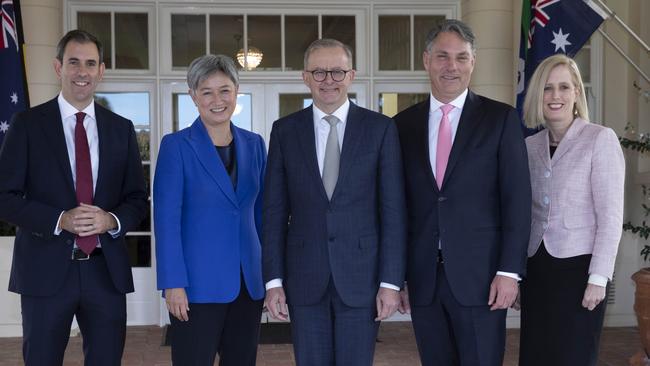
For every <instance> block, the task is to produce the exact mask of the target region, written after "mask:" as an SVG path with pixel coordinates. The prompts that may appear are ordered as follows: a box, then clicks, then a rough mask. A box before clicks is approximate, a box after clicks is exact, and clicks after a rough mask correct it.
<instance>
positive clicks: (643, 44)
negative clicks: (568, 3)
mask: <svg viewBox="0 0 650 366" xmlns="http://www.w3.org/2000/svg"><path fill="white" fill-rule="evenodd" d="M596 1H598V3H599V4H600V5H599V6H601V7H602V8H603V9H604V10H605V11H606V12H607V13H609V15H610V16H611V17H612V18H614V20H616V21H617V22H618V24H620V25H621V27H623V28H625V30H626V31H627V32H628V33H629V34H630V35H631V36H632V37H633V38H634V39H636V40H637V42H639V43H640V44H641V46H643V48H644V49H645V51H646V52H650V47H648V45H647V44H646V43H645V42H643V40H642V39H641V37H639V36H638V35H637V34H636V33H634V31H633V30H632V29H631V28H630V27H628V25H627V24H625V22H624V21H623V20H622V19H621V18H619V16H618V15H616V13H615V12H614V11H613V10H612V9H610V8H609V7H607V5H605V3H603V2H602V1H601V0H596ZM599 31H600V33H601V34H603V35H605V34H606V33H605V32H603V31H601V30H600V29H599ZM606 38H607V37H606ZM608 40H609V41H610V42H613V41H611V38H608ZM612 44H613V43H612ZM615 47H616V46H615ZM617 49H618V48H617ZM619 52H621V50H620V49H619ZM625 58H627V59H628V61H630V59H629V58H628V57H627V56H625ZM630 62H631V61H630ZM632 64H634V63H632ZM635 68H636V65H635ZM637 70H638V71H639V72H641V71H640V70H639V69H638V68H637ZM641 73H642V72H641ZM644 77H645V79H646V80H648V77H647V76H645V75H644Z"/></svg>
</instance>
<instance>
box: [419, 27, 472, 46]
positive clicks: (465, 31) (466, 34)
mask: <svg viewBox="0 0 650 366" xmlns="http://www.w3.org/2000/svg"><path fill="white" fill-rule="evenodd" d="M443 32H453V33H456V34H457V35H458V36H459V37H460V38H461V39H462V40H463V41H465V42H467V43H469V45H470V47H471V49H472V52H474V51H476V45H475V44H474V42H475V40H476V37H474V32H472V28H470V27H469V25H467V24H465V23H463V22H461V21H460V20H457V19H446V20H444V21H442V22H441V23H439V24H438V25H437V26H436V27H434V28H433V29H431V30H430V31H429V34H427V38H426V41H425V43H424V49H425V50H426V51H427V52H429V51H431V45H432V44H433V41H434V40H435V39H436V37H438V35H439V34H440V33H443Z"/></svg>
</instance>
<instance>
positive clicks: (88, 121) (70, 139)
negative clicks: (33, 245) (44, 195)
mask: <svg viewBox="0 0 650 366" xmlns="http://www.w3.org/2000/svg"><path fill="white" fill-rule="evenodd" d="M57 102H58V103H59V111H60V112H61V121H62V122H63V135H64V136H65V145H66V148H67V150H68V158H69V159H70V170H71V171H72V182H73V183H74V185H75V187H76V185H77V160H76V153H75V147H74V130H75V127H76V126H77V116H76V114H77V113H78V112H83V113H85V114H86V116H85V117H84V122H83V125H84V129H85V130H86V138H87V139H88V149H89V151H90V168H91V171H92V175H93V195H94V193H95V188H96V187H97V172H98V171H99V134H98V133H97V119H96V118H95V102H94V100H93V101H91V102H90V104H89V105H88V106H87V107H86V108H84V109H83V110H82V111H78V110H77V108H75V107H74V106H73V105H72V104H70V103H68V101H67V100H65V98H63V94H61V93H59V97H58V98H57ZM63 212H65V211H63ZM63 212H61V214H60V215H59V220H57V223H56V228H55V229H54V235H59V234H60V233H61V231H63V230H62V229H61V228H60V226H61V225H60V222H61V215H63ZM109 213H110V214H111V215H112V216H113V217H114V218H115V221H116V222H117V229H115V230H110V231H108V233H109V234H110V235H112V236H116V235H117V234H118V233H119V232H120V229H121V225H120V220H119V219H118V218H117V216H115V215H114V214H113V213H112V212H109ZM98 246H101V245H98Z"/></svg>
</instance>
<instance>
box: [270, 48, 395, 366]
mask: <svg viewBox="0 0 650 366" xmlns="http://www.w3.org/2000/svg"><path fill="white" fill-rule="evenodd" d="M354 74H355V71H354V70H353V69H352V52H351V50H350V49H349V47H347V46H345V45H343V44H342V43H341V42H339V41H336V40H331V39H321V40H317V41H314V43H312V44H311V45H310V46H309V48H308V49H307V51H306V52H305V70H304V71H303V80H304V82H305V84H306V85H307V86H308V87H309V88H310V90H311V93H312V97H313V100H314V103H313V105H312V106H310V107H308V108H306V109H303V110H301V111H298V112H296V113H294V114H292V115H289V116H287V117H285V118H282V119H280V120H278V121H276V122H275V123H274V125H273V130H272V132H271V141H270V147H269V157H268V164H267V173H266V180H265V191H264V213H263V217H264V219H263V225H262V227H263V233H264V234H263V245H262V247H263V255H262V258H263V261H262V263H263V264H262V268H263V276H264V281H265V282H266V288H267V292H266V302H267V307H268V309H269V311H270V314H271V316H273V317H275V318H280V319H286V315H287V309H286V304H287V303H288V304H289V313H290V314H291V326H292V335H293V341H294V349H295V355H296V362H297V364H298V365H299V366H321V365H322V366H331V365H338V366H348V365H350V366H371V365H372V361H373V355H374V349H375V340H376V336H377V330H378V326H379V323H378V321H380V320H383V319H386V318H387V317H389V316H390V315H392V314H393V313H394V312H395V311H396V309H397V306H398V305H399V293H398V291H399V289H400V287H401V286H402V284H403V280H404V265H405V255H406V249H405V237H406V232H405V228H406V218H405V206H404V186H403V177H402V161H401V154H400V148H399V141H398V137H397V129H396V128H395V124H394V122H393V121H392V120H391V119H390V118H388V117H385V116H383V115H381V114H378V113H375V112H372V111H369V110H367V109H364V108H361V107H358V106H356V105H355V104H354V103H352V102H350V100H349V99H348V95H347V89H348V87H349V85H350V84H351V83H352V80H353V79H354ZM285 290H286V297H285Z"/></svg>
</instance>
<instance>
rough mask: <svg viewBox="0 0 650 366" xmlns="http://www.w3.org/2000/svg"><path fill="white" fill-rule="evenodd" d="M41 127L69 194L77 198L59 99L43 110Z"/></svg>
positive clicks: (53, 100) (50, 102) (51, 101)
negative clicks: (59, 167)
mask: <svg viewBox="0 0 650 366" xmlns="http://www.w3.org/2000/svg"><path fill="white" fill-rule="evenodd" d="M41 126H42V127H43V132H44V133H45V137H46V141H47V143H48V144H50V147H51V148H52V151H53V153H54V155H55V156H56V161H57V162H58V163H59V165H60V166H61V171H62V172H63V175H64V176H65V180H66V182H67V186H68V188H69V190H70V191H69V193H70V194H72V196H73V197H76V193H75V192H76V191H75V187H74V181H73V180H72V169H71V168H70V157H69V156H68V148H67V145H66V142H65V134H64V133H63V121H61V111H60V110H59V104H58V102H57V99H56V98H55V99H52V100H50V101H49V102H48V104H47V107H46V108H44V109H43V115H42V116H41Z"/></svg>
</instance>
